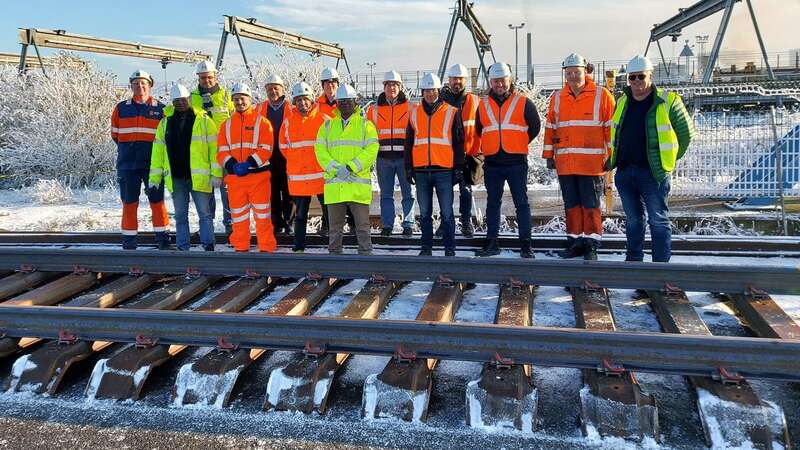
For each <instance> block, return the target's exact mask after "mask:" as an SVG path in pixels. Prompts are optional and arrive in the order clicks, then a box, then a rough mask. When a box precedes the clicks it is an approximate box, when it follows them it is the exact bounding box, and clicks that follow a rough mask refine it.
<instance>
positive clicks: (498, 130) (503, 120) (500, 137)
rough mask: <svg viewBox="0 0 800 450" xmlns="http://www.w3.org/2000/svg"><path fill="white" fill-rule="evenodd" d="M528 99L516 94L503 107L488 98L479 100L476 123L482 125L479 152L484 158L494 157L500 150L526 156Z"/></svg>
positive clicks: (528, 139) (491, 98) (488, 96)
mask: <svg viewBox="0 0 800 450" xmlns="http://www.w3.org/2000/svg"><path fill="white" fill-rule="evenodd" d="M526 101H527V98H526V97H525V96H524V95H521V94H519V93H516V92H512V93H511V95H510V96H509V97H508V98H507V99H506V100H505V101H504V102H503V104H502V105H499V106H498V104H497V101H495V99H494V98H493V97H492V96H491V95H486V96H484V97H483V98H481V102H480V106H479V108H478V111H479V112H478V120H480V124H481V135H480V136H481V150H482V151H483V154H484V155H486V156H491V155H494V154H495V153H497V152H498V151H499V150H500V148H501V147H502V149H503V150H504V151H505V152H507V153H513V154H527V153H528V143H529V142H530V138H529V136H528V123H527V122H526V121H525V103H526Z"/></svg>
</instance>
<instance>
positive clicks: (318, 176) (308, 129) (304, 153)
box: [279, 106, 325, 197]
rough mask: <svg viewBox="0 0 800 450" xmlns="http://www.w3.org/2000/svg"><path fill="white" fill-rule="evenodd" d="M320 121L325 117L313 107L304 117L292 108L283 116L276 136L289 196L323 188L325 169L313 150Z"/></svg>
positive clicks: (311, 192)
mask: <svg viewBox="0 0 800 450" xmlns="http://www.w3.org/2000/svg"><path fill="white" fill-rule="evenodd" d="M323 123H325V117H324V116H323V115H322V113H320V112H319V108H317V107H316V106H315V107H314V109H312V110H311V112H309V114H308V115H307V116H304V115H302V114H300V113H298V112H297V111H295V112H294V113H293V114H292V115H291V116H289V117H288V118H286V119H283V124H281V129H280V133H279V135H280V143H281V151H282V152H283V156H285V157H286V175H287V177H288V180H289V194H290V195H292V196H298V197H307V196H311V195H318V194H322V193H323V191H324V190H325V179H324V176H325V172H324V171H323V170H322V167H320V165H319V162H317V155H316V153H315V152H314V143H315V142H316V141H317V132H318V131H319V127H320V126H322V124H323Z"/></svg>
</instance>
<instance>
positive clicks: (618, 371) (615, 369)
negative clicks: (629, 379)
mask: <svg viewBox="0 0 800 450" xmlns="http://www.w3.org/2000/svg"><path fill="white" fill-rule="evenodd" d="M597 371H598V372H600V373H604V374H606V375H609V376H615V377H620V376H622V374H623V373H625V368H624V367H622V366H621V365H619V364H614V363H613V362H611V361H609V360H608V359H603V363H602V364H601V365H600V367H598V368H597Z"/></svg>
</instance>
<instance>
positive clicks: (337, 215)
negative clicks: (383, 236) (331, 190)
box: [325, 202, 372, 255]
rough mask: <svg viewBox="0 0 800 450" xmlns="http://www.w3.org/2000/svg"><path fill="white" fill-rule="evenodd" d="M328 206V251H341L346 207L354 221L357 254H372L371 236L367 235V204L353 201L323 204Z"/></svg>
mask: <svg viewBox="0 0 800 450" xmlns="http://www.w3.org/2000/svg"><path fill="white" fill-rule="evenodd" d="M325 207H326V208H328V220H329V221H330V229H329V230H328V237H329V242H328V252H330V253H333V254H339V253H342V234H343V232H344V224H345V222H346V216H347V208H348V207H349V208H350V212H352V213H353V218H354V219H355V222H356V230H355V231H356V238H357V239H358V254H359V255H370V254H372V238H370V235H369V205H365V204H363V203H355V202H343V203H332V204H330V205H325Z"/></svg>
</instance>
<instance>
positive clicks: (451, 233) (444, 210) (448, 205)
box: [414, 170, 456, 250]
mask: <svg viewBox="0 0 800 450" xmlns="http://www.w3.org/2000/svg"><path fill="white" fill-rule="evenodd" d="M414 182H415V183H416V185H417V199H418V200H419V215H420V225H421V228H422V248H423V250H431V249H432V248H433V190H434V189H436V198H437V199H438V200H439V215H440V219H441V221H442V239H443V240H444V249H445V250H455V249H456V218H455V216H454V215H453V172H451V171H449V170H448V171H436V172H414Z"/></svg>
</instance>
